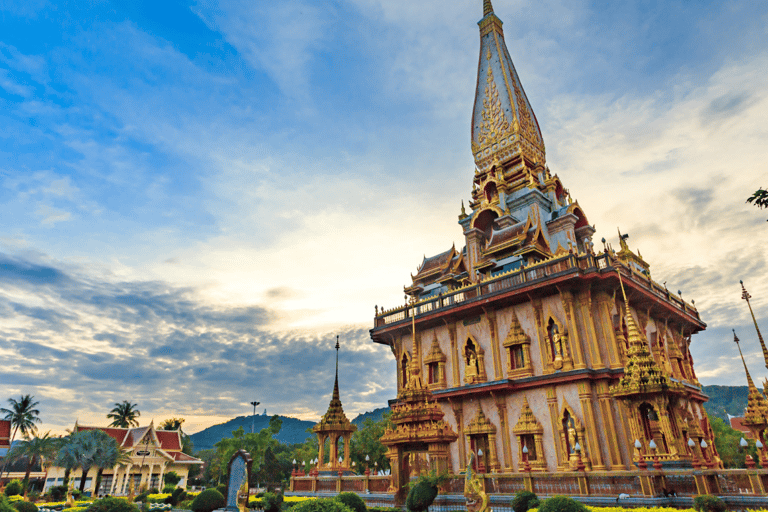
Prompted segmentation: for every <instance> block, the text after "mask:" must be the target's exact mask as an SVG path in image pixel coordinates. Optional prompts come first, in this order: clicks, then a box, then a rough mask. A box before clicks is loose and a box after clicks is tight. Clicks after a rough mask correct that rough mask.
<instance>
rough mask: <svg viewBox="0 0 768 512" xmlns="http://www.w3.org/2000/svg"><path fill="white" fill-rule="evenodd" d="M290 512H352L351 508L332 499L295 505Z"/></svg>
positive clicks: (308, 501)
mask: <svg viewBox="0 0 768 512" xmlns="http://www.w3.org/2000/svg"><path fill="white" fill-rule="evenodd" d="M291 512H354V511H353V510H352V509H351V508H349V507H348V506H346V505H345V504H343V503H342V502H340V501H337V500H335V499H333V498H318V499H316V500H307V501H302V502H300V503H297V504H295V505H294V506H293V507H291Z"/></svg>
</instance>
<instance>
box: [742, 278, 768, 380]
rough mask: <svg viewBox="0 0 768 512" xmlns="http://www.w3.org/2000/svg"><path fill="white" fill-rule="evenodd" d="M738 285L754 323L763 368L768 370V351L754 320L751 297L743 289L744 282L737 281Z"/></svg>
mask: <svg viewBox="0 0 768 512" xmlns="http://www.w3.org/2000/svg"><path fill="white" fill-rule="evenodd" d="M739 283H741V298H742V299H744V300H745V301H747V306H749V312H750V314H751V315H752V321H753V322H754V323H755V330H757V339H759V340H760V347H762V349H763V359H764V360H765V367H766V368H768V349H766V348H765V341H763V335H762V334H760V327H758V326H757V319H756V318H755V312H754V311H752V304H750V303H749V299H751V298H752V296H751V295H750V294H749V292H747V289H746V288H744V281H739ZM734 335H735V333H734Z"/></svg>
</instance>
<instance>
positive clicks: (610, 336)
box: [597, 292, 624, 368]
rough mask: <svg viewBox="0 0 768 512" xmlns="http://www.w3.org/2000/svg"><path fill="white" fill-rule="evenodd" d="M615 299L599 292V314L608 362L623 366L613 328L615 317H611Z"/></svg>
mask: <svg viewBox="0 0 768 512" xmlns="http://www.w3.org/2000/svg"><path fill="white" fill-rule="evenodd" d="M612 304H613V301H612V300H611V297H610V296H608V294H607V293H605V292H599V293H598V294H597V316H598V320H599V322H600V330H601V331H602V332H603V336H604V337H605V346H606V349H607V350H606V351H607V352H608V364H609V366H610V367H611V368H623V367H624V364H623V363H622V361H621V351H620V349H619V342H618V340H617V339H616V333H615V332H614V330H613V319H612V318H611V306H612Z"/></svg>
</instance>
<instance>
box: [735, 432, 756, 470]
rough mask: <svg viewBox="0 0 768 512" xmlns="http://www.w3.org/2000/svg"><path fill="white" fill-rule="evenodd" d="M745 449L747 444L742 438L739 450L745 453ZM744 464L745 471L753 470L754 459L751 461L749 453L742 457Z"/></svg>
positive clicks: (747, 446)
mask: <svg viewBox="0 0 768 512" xmlns="http://www.w3.org/2000/svg"><path fill="white" fill-rule="evenodd" d="M747 448H749V443H748V442H747V440H746V439H744V438H743V437H742V438H741V439H740V440H739V449H740V450H742V451H744V452H746V451H747ZM744 463H745V464H746V466H747V469H755V459H753V458H752V456H751V455H750V454H749V453H747V454H746V456H745V457H744Z"/></svg>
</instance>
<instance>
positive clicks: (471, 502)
mask: <svg viewBox="0 0 768 512" xmlns="http://www.w3.org/2000/svg"><path fill="white" fill-rule="evenodd" d="M474 466H475V453H474V452H470V454H469V461H468V462H467V475H466V477H464V498H466V500H467V512H493V511H492V510H491V509H490V508H488V495H487V494H486V493H485V489H484V486H483V479H482V477H481V476H480V475H478V474H477V473H475V472H474V471H473V468H474Z"/></svg>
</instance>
